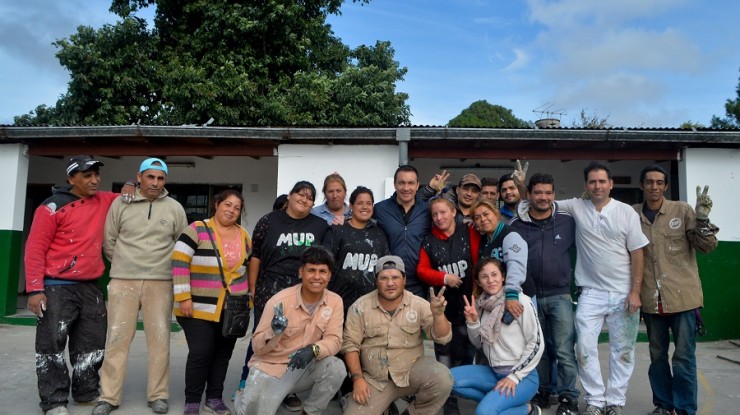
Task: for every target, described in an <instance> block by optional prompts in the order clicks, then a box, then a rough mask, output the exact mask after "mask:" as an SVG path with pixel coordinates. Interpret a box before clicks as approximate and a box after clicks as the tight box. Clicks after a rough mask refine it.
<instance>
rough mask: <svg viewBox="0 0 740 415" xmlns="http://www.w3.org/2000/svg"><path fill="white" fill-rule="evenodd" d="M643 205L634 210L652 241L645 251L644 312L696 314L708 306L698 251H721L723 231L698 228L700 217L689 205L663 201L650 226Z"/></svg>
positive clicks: (638, 205) (713, 228)
mask: <svg viewBox="0 0 740 415" xmlns="http://www.w3.org/2000/svg"><path fill="white" fill-rule="evenodd" d="M642 206H643V205H642V204H637V205H633V206H632V207H633V208H634V209H635V211H637V213H638V214H639V215H640V225H641V226H642V232H643V233H644V234H645V236H647V238H648V239H649V240H650V244H649V245H648V246H646V247H645V274H644V278H643V281H642V292H641V294H640V301H641V302H642V311H643V312H644V313H650V314H660V313H661V312H660V311H659V309H658V304H659V303H660V304H661V305H662V313H663V314H668V313H678V312H681V311H687V310H693V309H695V308H699V307H702V306H703V305H704V295H703V293H702V289H701V280H700V279H699V269H698V267H697V265H696V251H699V252H701V253H705V254H706V253H709V252H712V251H713V250H714V248H716V247H717V243H718V242H717V237H716V236H715V235H716V234H717V232H718V231H719V228H717V227H716V226H714V225H712V224H711V223H709V224H708V225H707V226H705V227H703V232H702V231H700V229H699V228H697V222H696V213H695V212H694V209H693V208H692V207H691V206H689V204H688V203H686V202H680V201H672V200H667V199H665V198H663V205H662V206H661V208H660V211H659V212H658V214H657V215H656V216H655V221H654V222H653V223H650V221H648V219H647V218H646V217H645V215H644V214H643V213H642Z"/></svg>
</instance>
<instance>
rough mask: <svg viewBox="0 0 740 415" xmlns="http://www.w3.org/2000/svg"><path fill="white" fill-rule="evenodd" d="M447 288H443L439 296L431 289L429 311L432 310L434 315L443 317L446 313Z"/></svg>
mask: <svg viewBox="0 0 740 415" xmlns="http://www.w3.org/2000/svg"><path fill="white" fill-rule="evenodd" d="M446 289H447V287H442V289H441V290H439V293H438V294H437V295H434V288H432V287H429V299H430V301H429V309H430V310H432V314H435V315H438V316H439V315H442V314H444V313H445V307H447V300H445V296H444V293H445V290H446Z"/></svg>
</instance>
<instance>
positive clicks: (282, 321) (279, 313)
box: [270, 303, 288, 336]
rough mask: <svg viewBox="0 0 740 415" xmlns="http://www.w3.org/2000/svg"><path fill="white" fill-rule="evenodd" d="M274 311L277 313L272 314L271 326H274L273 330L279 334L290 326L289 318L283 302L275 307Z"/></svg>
mask: <svg viewBox="0 0 740 415" xmlns="http://www.w3.org/2000/svg"><path fill="white" fill-rule="evenodd" d="M273 311H274V312H275V315H274V316H272V322H270V327H272V332H273V333H275V335H276V336H277V335H279V334H281V333H282V332H284V331H285V328H286V327H288V318H287V317H285V314H283V303H280V304H278V305H276V306H275V307H273Z"/></svg>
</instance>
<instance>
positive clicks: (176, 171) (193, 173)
mask: <svg viewBox="0 0 740 415" xmlns="http://www.w3.org/2000/svg"><path fill="white" fill-rule="evenodd" d="M4 147H8V146H6V145H3V146H0V149H1V148H4ZM145 158H146V157H122V158H120V159H112V158H106V157H100V158H98V160H100V161H102V162H103V164H105V166H103V167H102V168H101V178H102V183H101V188H102V189H104V190H110V189H111V188H112V185H113V182H122V181H126V180H128V179H132V178H135V177H136V173H137V171H138V168H139V164H140V163H141V162H142V161H143V160H144V159H145ZM165 161H166V162H167V163H168V164H170V167H169V175H168V177H167V181H168V182H169V183H177V184H188V183H192V184H198V183H210V184H241V185H242V190H243V193H244V200H245V205H246V212H247V214H246V218H242V223H243V224H244V226H245V228H246V229H247V230H248V231H249V232H250V234H251V233H252V230H253V228H254V225H255V223H257V221H258V220H259V218H261V217H262V215H264V214H265V213H267V212H269V211H270V210H271V209H272V203H273V201H274V200H275V189H276V186H277V170H278V169H277V158H276V157H263V158H260V159H258V160H255V159H253V158H250V157H214V158H213V159H204V158H198V157H168V158H167V159H166V160H165ZM178 162H182V163H192V164H193V165H194V167H176V166H174V165H172V164H173V163H175V164H176V163H178ZM3 164H4V163H3ZM66 168H67V162H66V159H54V158H48V157H31V160H30V168H29V174H28V183H31V184H34V183H36V184H39V183H54V184H58V185H60V184H64V183H65V182H66ZM21 183H25V181H23V182H21ZM21 187H23V191H24V192H25V184H23V185H21ZM50 194H51V193H50ZM18 200H20V201H21V202H22V201H23V200H25V197H22V198H20V199H18Z"/></svg>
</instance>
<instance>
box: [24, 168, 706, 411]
mask: <svg viewBox="0 0 740 415" xmlns="http://www.w3.org/2000/svg"><path fill="white" fill-rule="evenodd" d="M100 166H102V163H100V162H99V161H97V160H95V159H93V158H92V157H89V156H75V157H72V158H71V159H70V160H69V164H68V168H67V179H68V183H69V185H68V186H63V187H60V188H55V189H54V193H53V195H52V197H50V198H49V199H47V200H46V201H45V202H44V203H43V204H42V205H41V206H40V207H39V208H38V209H37V211H36V214H35V216H34V222H33V224H32V228H31V233H30V235H29V239H28V243H27V248H26V290H27V292H28V293H29V308H30V309H31V310H32V311H33V312H34V313H36V314H37V316H38V326H37V336H36V357H37V358H36V361H37V368H36V369H37V375H38V384H39V395H40V398H41V408H42V410H43V411H45V413H46V414H50V415H60V414H62V415H63V414H66V413H68V412H67V410H66V405H67V403H68V395H69V390H70V379H69V374H68V372H67V363H66V360H65V358H64V351H65V347H66V343H67V339H69V355H70V359H71V360H72V367H73V373H72V381H71V391H72V398H73V399H74V400H75V401H76V402H78V403H90V404H92V405H94V408H93V409H92V414H93V415H107V414H109V413H110V412H111V411H113V410H115V409H116V408H118V406H119V405H120V404H121V395H122V389H123V381H124V379H125V373H126V361H127V356H128V351H129V347H130V344H131V341H132V339H133V336H134V335H135V333H136V326H137V316H138V313H139V311H141V313H142V319H143V325H144V330H145V334H146V337H147V353H148V371H147V373H148V387H147V402H148V406H149V407H150V408H151V409H152V411H153V412H154V413H167V412H168V410H169V404H168V398H169V392H168V385H169V333H170V326H171V315H172V312H173V309H174V314H175V316H176V318H177V322H178V323H179V325H180V326H181V327H182V329H183V331H184V333H185V337H186V340H187V344H188V357H187V363H186V370H185V407H184V415H197V414H199V413H200V411H201V410H203V411H204V412H205V413H212V414H219V415H226V414H231V411H230V410H229V408H228V407H227V406H226V404H225V403H224V401H223V393H224V380H225V377H226V372H227V368H228V365H229V361H230V359H231V356H232V353H233V350H234V347H235V343H236V339H234V338H229V337H224V336H223V335H222V325H223V318H222V317H223V312H224V302H225V300H226V297H227V296H250V297H251V299H253V321H254V331H253V333H252V337H251V342H250V344H249V347H248V349H247V352H246V355H245V361H244V368H243V372H242V377H241V381H240V384H239V389H238V390H237V392H236V393H235V394H234V396H233V398H234V400H235V412H236V414H238V415H245V414H260V415H261V414H269V413H275V412H276V411H277V410H278V408H279V407H280V406H281V405H283V406H284V407H285V408H287V409H288V410H291V411H301V412H303V413H305V414H320V413H322V412H323V411H324V410H325V409H326V407H327V405H328V404H329V402H330V401H331V400H332V399H335V398H339V399H340V401H341V402H342V407H343V410H344V412H345V413H347V414H378V415H379V414H382V413H384V412H386V411H389V410H390V409H394V408H395V407H394V401H396V400H398V399H400V398H405V399H406V400H407V401H408V402H409V403H408V406H407V408H406V410H405V411H406V413H410V414H436V413H437V412H438V411H440V410H442V409H443V410H444V413H445V414H446V415H447V414H457V413H459V409H458V403H457V397H463V398H465V399H472V400H474V401H476V402H478V405H477V409H476V413H478V414H489V413H507V414H539V413H541V408H542V407H547V406H549V405H550V396H551V394H557V395H558V401H559V406H558V409H557V414H558V415H569V414H578V413H580V411H579V408H578V399H579V391H578V389H577V387H576V382H577V379H578V378H580V380H581V384H582V386H583V390H584V391H585V394H586V396H585V404H586V407H585V414H587V415H599V414H602V415H619V414H623V413H625V410H624V408H625V405H626V389H627V382H628V380H629V378H630V376H631V374H632V371H633V369H634V347H635V342H636V338H637V328H638V324H639V318H640V313H639V311H640V310H642V314H643V316H644V319H645V323H646V327H647V331H648V338H649V341H650V354H651V365H650V370H649V377H650V383H651V386H652V389H653V402H654V404H655V405H656V409H655V411H654V412H653V413H656V414H671V413H673V412H674V411H675V413H677V414H695V413H696V410H697V381H696V358H695V340H694V335H695V331H696V319H697V316H698V309H699V308H700V307H701V306H702V294H701V283H700V280H699V276H698V269H697V266H696V258H695V253H696V251H700V252H705V253H707V252H711V251H712V250H713V249H714V248H715V247H716V246H717V239H716V236H715V235H716V233H717V232H718V228H717V227H716V226H714V225H713V224H712V223H711V222H709V219H708V214H709V211H710V210H711V206H712V203H711V199H709V196H708V195H707V189H706V188H705V189H704V191H703V193H701V192H700V191H699V189H698V188H697V205H696V210H694V209H692V208H691V207H690V206H689V205H688V204H686V203H684V202H675V201H670V200H667V199H666V198H665V196H664V194H665V191H666V190H667V188H668V179H669V175H668V173H667V172H666V171H665V170H664V169H663V168H662V167H660V166H657V165H653V166H648V167H646V168H645V169H644V170H643V171H642V172H641V175H640V185H641V188H642V189H643V191H644V196H645V197H644V198H645V201H644V202H643V203H642V204H638V205H635V206H633V207H630V206H628V205H626V204H624V203H621V202H619V201H617V200H614V199H612V198H611V197H610V190H611V188H612V186H613V182H612V180H611V172H610V170H609V168H608V167H607V166H606V165H603V164H599V163H590V164H589V165H588V166H587V167H586V168H585V169H584V179H585V192H584V195H583V196H582V197H580V198H574V199H569V200H563V201H558V202H556V201H555V200H554V194H555V185H554V179H553V177H552V176H551V175H549V174H546V173H535V174H533V175H532V176H531V177H530V178H529V182H528V183H527V184H526V186H525V181H526V173H527V168H526V167H525V168H524V169H522V168H521V167H518V168H517V169H516V170H515V171H514V172H513V174H510V175H505V176H503V177H502V178H501V179H499V180H495V179H488V178H484V179H480V178H478V177H477V176H476V175H474V174H466V175H464V176H463V177H462V178H461V179H460V181H459V182H458V184H457V185H454V186H449V185H448V184H447V181H448V179H449V175H448V174H447V173H446V172H444V171H443V172H440V173H438V174H435V175H434V176H433V177H432V178H431V179H430V181H429V183H428V184H427V185H420V181H419V174H418V172H417V170H416V169H415V168H414V167H413V166H410V165H403V166H400V167H399V168H398V169H397V170H396V172H395V173H394V181H393V182H394V187H395V193H393V195H391V197H389V198H388V199H385V200H382V201H380V202H378V203H375V199H374V195H373V192H372V191H371V190H370V189H368V188H365V187H362V186H358V187H357V188H356V189H355V190H354V191H352V192H351V194H350V196H349V203H347V202H346V200H347V186H346V183H345V181H344V179H343V178H342V177H341V176H340V175H339V174H338V173H333V174H330V175H329V176H327V177H326V179H325V181H324V184H323V188H322V193H323V195H324V200H325V203H324V204H322V205H319V206H314V201H315V199H316V193H317V191H316V188H315V187H314V185H313V184H312V183H310V182H307V181H299V182H298V183H296V184H295V185H294V186H293V188H292V189H291V190H290V192H289V193H288V194H287V195H284V196H282V197H280V198H278V200H276V203H275V206H274V210H273V211H272V212H270V213H268V214H266V215H264V216H263V217H262V218H261V219H260V220H259V221H258V222H257V224H256V225H255V228H254V232H253V235H252V237H251V238H250V236H249V235H248V233H247V231H246V230H245V229H244V228H243V227H242V226H240V225H239V219H240V218H241V216H242V214H243V211H244V199H243V197H242V195H241V194H240V193H239V192H237V191H235V190H225V191H223V192H221V193H220V194H218V195H216V196H215V197H214V215H213V217H211V218H210V219H206V220H203V221H196V222H193V223H190V224H188V223H187V219H186V217H185V212H184V210H183V208H182V206H181V205H180V204H179V203H177V201H175V200H174V199H172V198H170V197H168V196H167V191H166V190H165V187H164V185H165V182H166V179H167V173H168V171H167V166H166V163H165V162H164V161H163V160H160V159H154V158H152V159H147V160H144V161H143V162H142V163H141V165H140V168H139V170H138V173H137V177H136V180H132V181H130V182H127V183H126V185H125V186H124V189H123V190H122V194H121V196H120V197H118V195H116V194H113V193H109V192H104V191H99V190H98V188H97V187H98V185H99V182H100V176H99V169H100ZM499 199H500V201H499ZM499 205H501V206H499ZM101 247H102V250H101ZM574 250H575V252H576V253H577V254H576V265H575V282H574V284H573V278H572V275H573V272H572V266H571V258H572V256H573V253H574ZM103 254H104V255H105V256H106V257H107V258H108V259H109V260H110V262H111V270H110V276H111V282H110V284H109V286H108V307H107V314H106V307H105V305H104V301H103V293H102V290H101V287H100V286H99V285H98V283H97V279H98V278H99V277H100V276H101V275H102V273H103V269H104V265H103V260H102V255H103ZM572 285H574V286H575V287H577V288H578V302H577V304H578V306H577V308H576V309H575V310H574V307H573V304H574V303H573V300H572V295H571V286H572ZM604 323H606V324H607V327H608V329H609V342H610V360H609V361H610V366H609V374H608V376H607V381H606V383H605V382H604V380H603V378H602V375H601V369H600V365H599V358H598V349H597V343H598V338H599V335H600V332H601V328H602V325H603V324H604ZM671 335H672V337H673V341H674V343H675V344H676V348H675V351H674V355H673V358H672V360H671V361H670V362H669V359H668V346H669V339H670V336H671ZM425 339H427V340H432V341H433V342H434V344H435V347H434V352H435V353H434V354H435V358H434V359H433V358H430V357H427V356H425V355H424V345H423V341H424V340H425ZM576 339H577V341H576ZM671 364H672V367H671ZM204 393H205V402H203V395H204ZM299 393H301V394H302V395H301V396H304V398H303V399H302V400H301V399H300V398H298V396H297V394H299Z"/></svg>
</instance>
